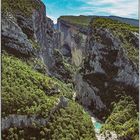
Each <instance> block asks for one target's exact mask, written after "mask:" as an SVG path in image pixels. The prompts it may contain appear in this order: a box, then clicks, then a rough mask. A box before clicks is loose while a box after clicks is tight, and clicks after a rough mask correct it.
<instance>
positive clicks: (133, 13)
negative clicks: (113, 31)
mask: <svg viewBox="0 0 140 140" xmlns="http://www.w3.org/2000/svg"><path fill="white" fill-rule="evenodd" d="M42 1H43V2H44V4H45V5H46V12H47V16H48V17H50V18H51V19H52V20H53V21H54V23H56V22H57V18H58V17H60V16H62V15H101V16H109V15H114V16H120V17H127V18H134V19H138V0H42Z"/></svg>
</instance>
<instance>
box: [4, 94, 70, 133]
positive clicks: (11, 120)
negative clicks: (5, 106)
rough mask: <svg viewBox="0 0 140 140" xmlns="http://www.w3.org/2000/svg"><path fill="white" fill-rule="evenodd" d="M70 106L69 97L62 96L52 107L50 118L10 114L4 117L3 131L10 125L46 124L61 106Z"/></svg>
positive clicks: (29, 125) (30, 125) (31, 125)
mask: <svg viewBox="0 0 140 140" xmlns="http://www.w3.org/2000/svg"><path fill="white" fill-rule="evenodd" d="M67 106H68V99H66V98H65V97H63V96H62V97H60V99H59V102H58V104H57V105H56V106H55V107H54V108H52V110H51V111H50V113H49V115H48V118H47V119H45V118H41V117H39V116H37V115H30V116H27V115H14V114H13V115H9V116H8V117H5V118H2V120H1V121H2V127H1V129H2V131H3V130H5V129H8V128H10V127H20V128H22V127H33V126H34V124H35V125H37V126H46V124H47V123H48V121H49V119H50V117H51V116H52V115H53V114H54V113H55V112H56V111H58V110H59V109H60V108H64V107H67Z"/></svg>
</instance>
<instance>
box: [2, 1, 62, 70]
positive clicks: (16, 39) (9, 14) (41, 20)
mask: <svg viewBox="0 0 140 140" xmlns="http://www.w3.org/2000/svg"><path fill="white" fill-rule="evenodd" d="M15 2H16V1H15ZM18 3H19V5H20V4H22V5H23V7H24V6H25V7H28V8H29V6H30V8H31V9H32V10H30V11H28V10H29V9H28V8H27V9H23V7H22V5H20V6H21V7H16V4H14V3H9V5H6V4H7V1H6V0H5V1H4V2H3V3H2V4H3V5H2V6H3V9H4V7H5V9H6V8H7V11H5V9H4V10H2V48H3V49H4V50H7V51H8V52H10V53H12V54H14V55H18V56H24V57H31V56H33V55H34V56H36V57H38V58H40V59H42V61H43V62H44V63H45V64H46V65H47V67H48V69H49V68H50V67H52V66H53V63H54V60H53V58H52V53H53V49H54V48H58V46H59V45H60V44H59V42H60V34H59V32H57V31H56V30H55V29H54V28H53V26H54V24H53V21H52V20H51V19H50V18H48V17H46V8H45V5H44V4H43V3H42V2H41V1H40V0H36V1H34V2H33V3H34V4H32V1H29V2H26V1H25V2H24V1H23V3H22V1H18V2H17V4H18ZM16 8H19V9H18V10H16ZM22 10H23V11H22ZM27 12H28V13H27Z"/></svg>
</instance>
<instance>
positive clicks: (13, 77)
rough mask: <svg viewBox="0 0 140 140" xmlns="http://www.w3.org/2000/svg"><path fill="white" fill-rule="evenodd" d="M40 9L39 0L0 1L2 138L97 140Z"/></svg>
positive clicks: (55, 34) (56, 37)
mask: <svg viewBox="0 0 140 140" xmlns="http://www.w3.org/2000/svg"><path fill="white" fill-rule="evenodd" d="M45 9H46V8H45V6H44V4H43V3H42V2H41V1H40V0H15V1H12V0H10V1H9V0H3V1H2V139H3V140H11V139H16V140H19V139H27V140H28V139H32V140H33V139H37V140H41V139H48V140H56V139H61V140H62V139H67V140H68V139H81V140H82V139H83V140H85V139H88V140H96V137H95V132H94V127H93V125H92V122H91V119H90V116H89V115H88V114H87V113H86V112H84V110H83V108H82V106H81V105H79V104H78V103H76V102H75V101H74V100H73V98H72V97H73V94H74V90H73V88H72V85H71V84H66V83H72V82H71V79H72V75H71V74H72V73H73V71H74V70H71V68H73V67H71V65H70V64H67V61H66V60H64V59H63V56H62V55H61V53H60V52H59V50H58V48H59V46H60V33H59V32H57V31H56V30H55V29H54V28H53V26H54V25H53V22H52V20H51V19H49V18H48V17H46V11H45ZM53 74H54V76H56V77H57V78H58V79H59V80H58V79H56V78H55V77H54V76H53ZM56 74H57V75H56ZM67 74H68V76H65V77H64V75H67ZM60 80H62V81H60ZM64 81H65V83H64Z"/></svg>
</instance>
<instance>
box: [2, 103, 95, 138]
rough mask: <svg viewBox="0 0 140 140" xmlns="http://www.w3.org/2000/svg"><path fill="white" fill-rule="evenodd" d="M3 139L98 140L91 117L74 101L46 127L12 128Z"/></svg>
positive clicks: (53, 117) (59, 111)
mask: <svg viewBox="0 0 140 140" xmlns="http://www.w3.org/2000/svg"><path fill="white" fill-rule="evenodd" d="M31 132H32V133H31ZM2 137H3V138H4V139H6V140H11V139H12V138H14V139H23V138H24V139H32V140H38V139H40V140H45V139H48V140H96V138H95V132H94V128H93V125H92V122H91V120H90V116H88V114H87V113H85V112H83V109H82V107H81V106H80V105H78V104H76V103H74V102H72V101H70V102H69V105H68V107H66V108H64V109H63V108H62V109H60V110H58V111H57V112H56V113H54V115H53V116H52V117H51V119H50V121H49V123H48V125H47V126H46V127H38V126H36V125H34V127H32V128H30V127H29V128H10V129H8V130H6V131H5V132H4V133H3V135H2Z"/></svg>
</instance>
